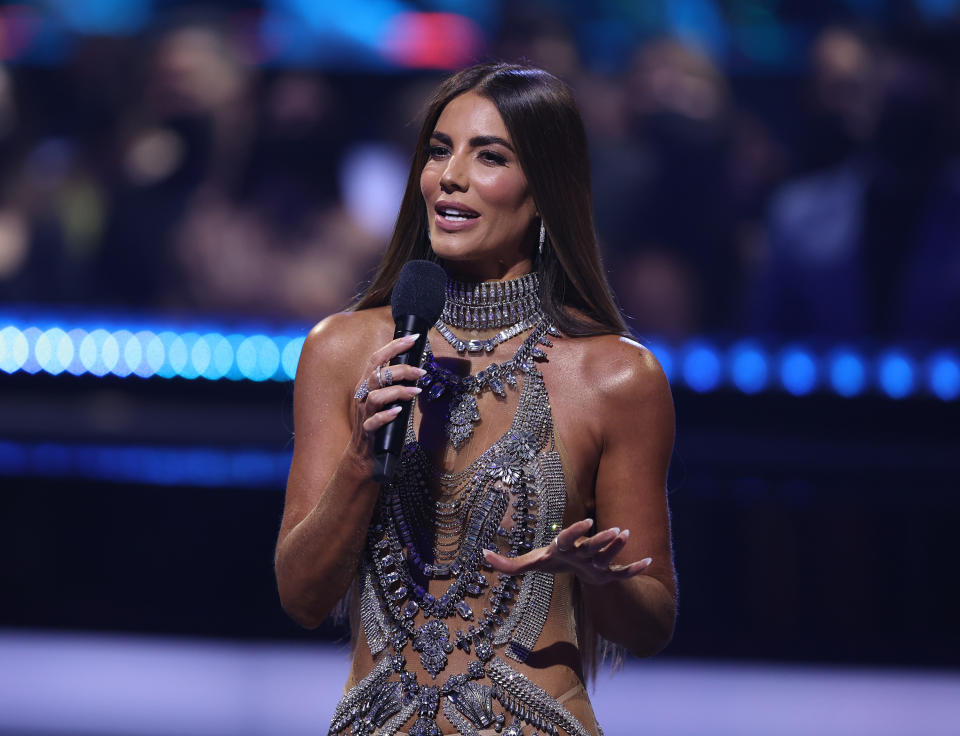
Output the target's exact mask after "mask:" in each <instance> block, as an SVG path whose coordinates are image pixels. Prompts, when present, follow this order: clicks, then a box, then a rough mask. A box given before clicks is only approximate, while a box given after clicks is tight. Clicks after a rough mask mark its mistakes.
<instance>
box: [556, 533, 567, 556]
mask: <svg viewBox="0 0 960 736" xmlns="http://www.w3.org/2000/svg"><path fill="white" fill-rule="evenodd" d="M553 543H554V544H555V545H557V549H558V550H560V551H561V552H569V551H570V549H569V548H567V549H564V548H563V547H561V546H560V537H559V536H557V537H554V538H553Z"/></svg>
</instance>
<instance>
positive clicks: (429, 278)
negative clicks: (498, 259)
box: [373, 261, 447, 483]
mask: <svg viewBox="0 0 960 736" xmlns="http://www.w3.org/2000/svg"><path fill="white" fill-rule="evenodd" d="M446 291H447V274H445V273H444V271H443V269H442V268H440V266H438V265H437V264H436V263H432V262H430V261H408V262H407V263H405V264H404V266H403V268H402V269H400V276H399V278H397V284H396V286H394V287H393V296H391V297H390V307H391V309H392V311H393V321H394V322H395V323H396V325H397V327H396V329H395V330H394V331H393V337H394V339H396V338H398V337H404V336H405V335H413V334H415V333H419V334H420V337H418V338H417V341H416V342H415V343H414V344H413V345H412V346H411V347H410V349H409V350H407V351H406V352H405V353H400V355H397V356H396V357H394V358H393V359H392V360H391V361H390V365H400V364H403V365H417V366H418V365H420V358H422V357H423V346H424V344H425V343H426V341H427V331H428V330H429V329H430V328H431V327H433V325H434V323H435V322H436V321H437V320H438V319H439V318H440V313H441V312H442V311H443V302H444V300H445V299H446ZM398 383H401V384H403V385H404V386H412V385H413V382H412V381H398ZM397 404H399V405H400V413H399V414H398V415H397V418H396V419H394V420H393V421H392V422H390V423H389V424H385V425H384V426H382V427H380V429H378V430H377V433H376V434H375V435H374V437H373V477H374V480H376V481H378V482H380V483H382V482H383V481H385V480H390V479H391V478H392V477H393V474H394V473H395V472H396V470H397V464H398V463H399V461H400V452H401V451H402V450H403V439H404V436H405V434H406V431H407V422H408V421H409V419H410V408H411V406H412V404H413V402H412V401H400V402H397V403H395V404H391V405H390V406H397ZM388 408H390V407H384V409H388Z"/></svg>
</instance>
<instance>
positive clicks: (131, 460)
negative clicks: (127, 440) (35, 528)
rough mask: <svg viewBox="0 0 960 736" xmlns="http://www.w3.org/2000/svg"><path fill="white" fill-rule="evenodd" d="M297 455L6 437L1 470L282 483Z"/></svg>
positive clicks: (204, 483) (189, 482) (174, 482)
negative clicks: (28, 439) (74, 443)
mask: <svg viewBox="0 0 960 736" xmlns="http://www.w3.org/2000/svg"><path fill="white" fill-rule="evenodd" d="M291 456H292V451H286V452H284V451H279V452H269V451H265V450H229V449H221V448H204V447H151V446H149V445H147V446H145V445H136V446H126V445H93V444H77V445H72V444H64V443H57V442H37V443H28V442H10V441H5V440H0V476H6V477H30V478H36V477H40V478H70V479H76V478H81V479H84V480H95V481H107V482H112V483H142V484H144V485H155V486H194V487H205V488H219V487H224V488H250V489H259V488H263V489H271V488H273V489H282V488H283V487H284V486H285V484H286V479H287V472H288V471H289V470H290V459H291Z"/></svg>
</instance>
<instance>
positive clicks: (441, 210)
mask: <svg viewBox="0 0 960 736" xmlns="http://www.w3.org/2000/svg"><path fill="white" fill-rule="evenodd" d="M436 211H437V214H438V215H440V217H442V218H443V219H444V220H447V221H448V222H466V221H467V220H475V219H476V218H478V217H480V213H479V212H475V211H473V210H471V209H466V208H464V207H451V206H448V205H438V206H437V207H436Z"/></svg>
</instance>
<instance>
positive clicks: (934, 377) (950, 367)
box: [927, 352, 960, 401]
mask: <svg viewBox="0 0 960 736" xmlns="http://www.w3.org/2000/svg"><path fill="white" fill-rule="evenodd" d="M927 375H928V379H929V381H930V390H931V391H932V392H933V393H934V394H935V395H936V396H938V397H939V398H941V399H943V400H944V401H953V400H954V399H956V398H958V397H960V359H958V357H957V355H956V354H954V353H950V352H941V353H937V354H936V355H934V356H932V357H931V358H930V360H929V362H928V364H927Z"/></svg>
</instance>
